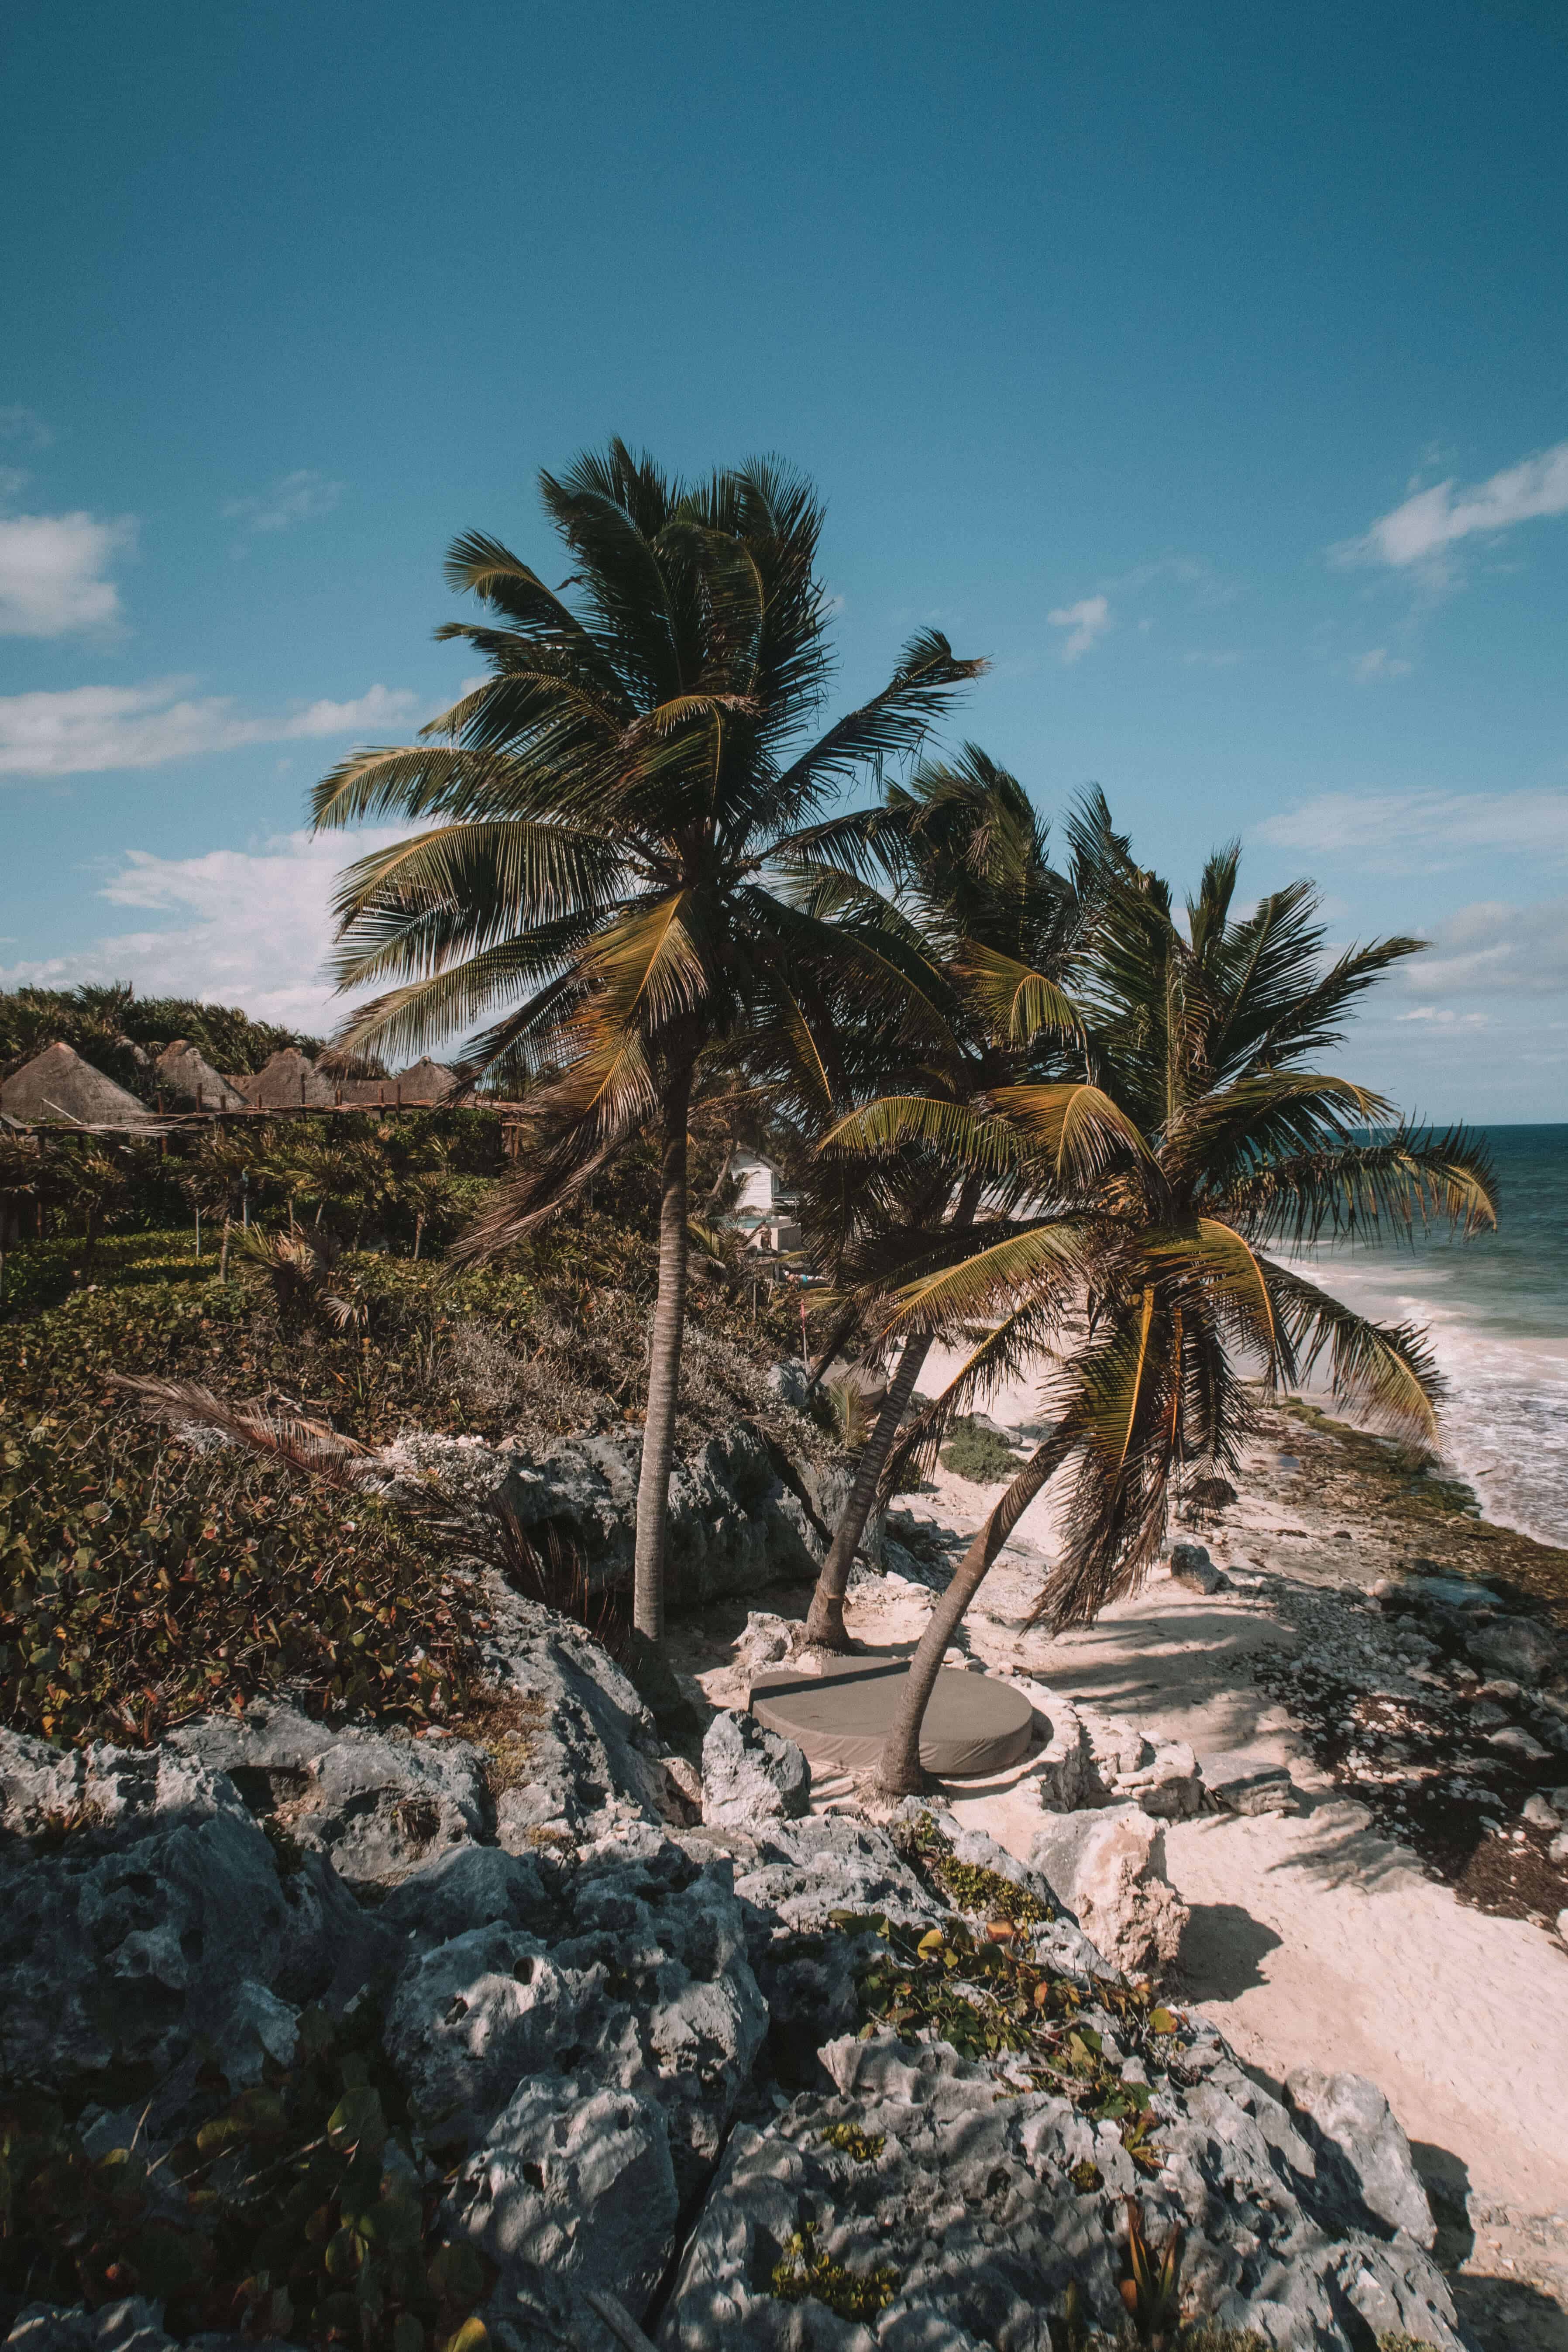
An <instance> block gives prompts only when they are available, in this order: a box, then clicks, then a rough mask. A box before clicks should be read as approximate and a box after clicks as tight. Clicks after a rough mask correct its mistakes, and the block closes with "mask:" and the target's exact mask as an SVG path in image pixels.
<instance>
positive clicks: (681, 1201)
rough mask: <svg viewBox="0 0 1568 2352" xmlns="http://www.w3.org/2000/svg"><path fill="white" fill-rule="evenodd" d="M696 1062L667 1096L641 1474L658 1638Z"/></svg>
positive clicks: (638, 1603) (641, 1610) (640, 1523)
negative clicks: (689, 1118)
mask: <svg viewBox="0 0 1568 2352" xmlns="http://www.w3.org/2000/svg"><path fill="white" fill-rule="evenodd" d="M690 1101H691V1070H690V1067H689V1066H688V1067H687V1068H686V1069H684V1070H681V1071H679V1072H678V1073H677V1074H676V1076H674V1077H673V1078H672V1079H671V1081H670V1086H669V1091H668V1094H667V1095H666V1097H665V1101H664V1159H663V1164H662V1168H661V1171H660V1174H661V1182H662V1197H661V1199H660V1202H659V1213H658V1301H657V1303H656V1305H655V1307H654V1310H653V1347H652V1350H651V1353H650V1356H649V1360H648V1374H647V1418H646V1420H645V1423H644V1426H643V1441H642V1469H641V1472H640V1474H639V1475H638V1478H637V1555H636V1560H635V1564H634V1567H633V1571H632V1578H633V1590H632V1622H633V1623H634V1625H635V1626H636V1629H637V1633H640V1634H642V1635H643V1636H644V1637H645V1638H646V1639H647V1640H648V1641H650V1642H657V1641H658V1639H659V1638H660V1636H661V1635H662V1633H663V1632H664V1530H665V1522H666V1520H667V1518H668V1513H669V1465H670V1461H671V1458H672V1456H673V1454H674V1450H675V1408H676V1404H677V1402H678V1400H679V1391H680V1342H681V1338H682V1335H683V1333H684V1330H685V1326H686V1260H687V1249H688V1238H687V1226H686V1119H687V1112H688V1109H689V1106H690Z"/></svg>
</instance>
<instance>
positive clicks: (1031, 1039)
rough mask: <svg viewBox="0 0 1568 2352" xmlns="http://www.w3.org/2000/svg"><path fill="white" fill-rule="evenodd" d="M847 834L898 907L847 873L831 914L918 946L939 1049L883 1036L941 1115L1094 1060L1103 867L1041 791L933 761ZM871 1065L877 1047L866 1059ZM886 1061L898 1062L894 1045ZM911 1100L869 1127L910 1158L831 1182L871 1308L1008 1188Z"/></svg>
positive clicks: (826, 1583)
mask: <svg viewBox="0 0 1568 2352" xmlns="http://www.w3.org/2000/svg"><path fill="white" fill-rule="evenodd" d="M847 830H848V829H847V828H845V829H843V830H842V831H841V832H840V834H839V835H838V837H837V840H836V843H835V849H836V853H837V857H838V858H839V860H840V861H845V862H847V861H848V860H849V859H850V858H851V857H852V856H857V854H858V865H859V867H860V869H861V871H862V872H864V871H866V869H868V868H870V869H876V868H879V869H880V871H881V872H882V873H883V874H885V876H886V877H887V880H888V882H889V884H890V886H891V889H892V898H891V900H890V902H889V900H888V899H886V898H881V897H879V896H874V895H872V894H871V893H870V892H869V890H868V887H867V885H865V884H864V883H862V882H860V881H859V880H858V879H857V880H856V881H853V882H852V881H849V880H847V879H846V878H845V877H843V876H842V874H839V873H834V874H830V875H827V876H825V877H823V878H822V881H821V884H820V887H819V891H818V895H817V898H816V905H817V908H818V909H819V910H820V911H827V909H828V908H829V906H831V907H832V908H834V909H835V910H836V911H837V912H838V913H839V914H840V917H841V919H844V920H846V921H847V922H848V923H850V924H851V925H852V926H863V927H865V928H867V929H868V930H869V931H870V932H871V934H872V935H873V936H875V937H877V938H878V939H879V940H883V941H886V942H888V943H889V948H891V947H892V946H893V945H895V944H896V945H897V946H899V947H900V948H901V949H902V950H903V951H904V952H905V953H906V955H907V956H908V957H909V958H910V960H911V962H912V963H913V964H914V966H915V969H916V971H917V972H918V974H919V979H920V984H921V993H922V995H923V996H924V997H925V998H926V999H927V1000H928V1001H929V1003H930V1005H931V1012H932V1014H933V1015H934V1016H936V1018H934V1019H933V1020H932V1022H931V1024H930V1034H929V1043H928V1044H927V1045H926V1046H925V1048H924V1050H923V1052H922V1053H921V1056H920V1060H919V1063H918V1065H916V1066H910V1056H909V1055H908V1054H907V1053H902V1054H898V1053H897V1041H896V1040H893V1039H890V1038H886V1037H884V1038H882V1039H881V1040H880V1041H876V1040H873V1041H872V1045H871V1053H872V1055H875V1053H876V1047H877V1043H878V1042H880V1044H881V1045H883V1046H884V1047H886V1046H889V1045H891V1046H892V1047H893V1048H894V1051H895V1054H897V1058H898V1059H899V1061H900V1063H901V1065H902V1067H901V1070H900V1076H901V1078H902V1081H903V1084H904V1085H905V1086H906V1087H907V1086H908V1085H909V1083H910V1080H911V1079H913V1080H914V1081H915V1083H916V1084H917V1085H918V1086H919V1087H920V1090H921V1091H920V1095H919V1097H918V1098H919V1099H920V1100H921V1101H923V1102H925V1103H926V1104H928V1105H929V1104H934V1103H940V1102H946V1103H950V1104H952V1105H955V1106H960V1107H964V1106H968V1107H973V1106H984V1105H986V1104H988V1103H989V1101H990V1098H991V1097H992V1096H993V1094H994V1091H995V1090H996V1088H997V1087H1003V1086H1008V1085H1014V1086H1016V1085H1020V1084H1023V1083H1026V1082H1027V1081H1029V1080H1036V1081H1037V1080H1040V1079H1043V1078H1045V1077H1047V1076H1054V1075H1059V1074H1060V1073H1062V1072H1063V1071H1064V1070H1066V1069H1067V1068H1068V1067H1070V1066H1073V1065H1074V1063H1075V1062H1076V1063H1078V1064H1081V1062H1082V1056H1083V1044H1082V1029H1081V1024H1080V1023H1079V1017H1078V1014H1077V1012H1076V1010H1075V1008H1074V1006H1073V1004H1072V1002H1071V999H1070V997H1069V996H1068V994H1067V993H1066V991H1065V988H1064V982H1066V981H1067V980H1068V978H1069V976H1070V973H1071V971H1072V970H1073V969H1074V967H1075V965H1076V964H1077V962H1078V961H1080V960H1081V958H1082V956H1083V954H1084V952H1085V950H1086V948H1087V945H1088V942H1089V939H1090V938H1091V936H1092V931H1093V921H1094V897H1095V890H1096V887H1097V882H1096V877H1097V876H1098V874H1099V871H1100V861H1099V860H1098V859H1097V858H1093V857H1089V856H1085V855H1084V854H1083V852H1082V850H1081V849H1080V853H1079V856H1077V857H1076V858H1075V859H1074V861H1073V863H1072V867H1071V870H1070V871H1069V872H1068V873H1067V874H1063V873H1060V872H1058V870H1057V869H1056V867H1055V866H1053V865H1052V864H1051V861H1050V856H1049V849H1048V843H1047V826H1046V825H1045V824H1044V823H1043V822H1042V820H1041V819H1040V817H1039V816H1038V814H1037V812H1036V810H1035V808H1034V805H1033V803H1031V801H1030V800H1029V797H1028V794H1027V793H1026V792H1025V791H1024V788H1023V786H1022V785H1021V784H1020V783H1019V782H1018V781H1017V779H1016V777H1015V776H1012V775H1010V774H1009V773H1008V772H1007V771H1006V770H1005V768H1002V767H999V766H998V765H997V764H996V762H995V761H993V760H991V759H990V758H989V757H988V756H987V755H986V753H985V752H984V751H981V750H979V749H978V748H977V747H976V746H975V745H973V744H968V745H966V746H965V747H964V749H963V752H962V753H961V754H960V755H959V757H958V758H957V759H955V760H953V761H940V760H939V761H927V762H922V763H921V766H920V767H919V768H918V769H917V770H916V772H915V773H914V774H913V775H912V776H911V777H910V781H909V782H908V784H899V783H895V784H891V785H889V788H888V790H887V792H886V794H885V797H884V803H883V805H882V807H881V808H880V809H878V810H875V811H869V812H868V813H867V814H866V815H865V817H864V818H863V819H862V820H861V821H860V824H859V827H858V836H857V838H856V839H855V840H854V841H853V842H851V841H850V840H849V839H848V838H847ZM1086 842H1087V836H1086ZM867 1059H868V1055H867V1054H866V1053H865V1052H863V1053H862V1055H861V1060H862V1064H864V1063H865V1062H866V1060H867ZM882 1059H883V1063H884V1068H885V1064H886V1059H887V1055H886V1053H885V1052H884V1054H883V1055H882ZM907 1099H908V1097H905V1096H900V1097H891V1098H887V1097H884V1098H883V1100H882V1101H881V1102H880V1103H879V1106H878V1108H876V1109H875V1110H872V1111H869V1112H868V1113H867V1114H865V1115H864V1116H863V1117H862V1118H861V1119H860V1121H859V1122H858V1126H857V1130H856V1131H857V1133H858V1136H859V1138H860V1139H861V1140H862V1142H868V1141H870V1140H872V1139H877V1138H878V1137H879V1136H882V1135H884V1134H885V1135H886V1137H887V1139H888V1140H889V1141H890V1142H896V1144H897V1150H896V1151H895V1152H894V1153H893V1154H892V1155H891V1156H890V1157H883V1158H881V1159H880V1160H879V1163H878V1165H877V1167H876V1170H875V1172H874V1174H873V1175H872V1176H871V1178H870V1181H857V1182H855V1183H853V1184H851V1185H849V1186H847V1187H839V1188H834V1187H833V1186H832V1185H831V1182H830V1184H829V1188H828V1190H827V1195H826V1203H825V1206H826V1211H827V1219H826V1222H828V1223H834V1222H837V1225H838V1228H839V1230H838V1232H837V1234H835V1236H834V1240H835V1243H836V1245H837V1254H838V1256H839V1261H840V1279H841V1280H842V1279H843V1278H844V1276H845V1275H846V1274H847V1275H848V1276H850V1278H851V1279H854V1277H855V1276H857V1275H858V1278H859V1286H860V1288H861V1289H862V1291H863V1293H864V1294H865V1295H866V1297H867V1298H868V1300H874V1299H875V1298H876V1297H878V1295H879V1294H880V1295H882V1296H885V1295H886V1292H887V1290H888V1287H889V1283H890V1282H892V1281H895V1280H896V1279H897V1278H898V1276H899V1274H900V1272H901V1271H902V1270H903V1269H904V1268H905V1267H907V1264H908V1259H909V1253H910V1247H911V1245H912V1246H913V1247H915V1248H916V1249H917V1250H918V1249H919V1247H920V1244H921V1238H922V1232H921V1229H922V1227H929V1225H930V1223H931V1221H932V1219H933V1217H940V1216H942V1215H944V1214H945V1216H946V1219H947V1221H948V1223H949V1224H950V1225H951V1227H952V1229H953V1230H954V1231H962V1230H963V1229H964V1228H966V1227H967V1226H968V1225H969V1224H970V1223H972V1221H973V1216H974V1213H975V1211H976V1209H977V1207H978V1206H979V1204H980V1201H981V1198H982V1194H983V1192H985V1191H987V1190H989V1191H990V1192H991V1193H992V1195H993V1196H994V1194H995V1191H996V1185H995V1179H994V1176H992V1177H990V1178H987V1176H986V1174H985V1173H984V1171H979V1170H976V1169H970V1170H967V1171H962V1172H959V1173H958V1174H957V1175H956V1176H955V1175H954V1173H953V1172H952V1170H951V1168H950V1166H949V1163H948V1161H947V1160H946V1158H945V1157H944V1154H943V1151H942V1140H941V1136H940V1131H932V1132H930V1133H921V1134H920V1135H918V1136H917V1135H914V1134H912V1133H911V1132H910V1130H909V1129H908V1128H907V1127H906V1126H905V1124H904V1123H903V1120H902V1117H901V1113H900V1108H899V1106H900V1103H902V1102H903V1101H906V1100H907ZM843 1164H844V1162H843V1158H842V1155H841V1154H840V1155H837V1158H836V1159H834V1158H830V1159H829V1160H828V1162H827V1163H826V1165H827V1171H828V1172H829V1176H830V1178H831V1176H832V1174H834V1173H837V1172H839V1171H842V1168H843ZM992 1204H993V1206H994V1204H995V1203H994V1198H993V1203H992ZM933 1337H934V1334H933V1332H931V1331H930V1330H911V1331H910V1334H909V1336H908V1337H907V1338H906V1339H904V1341H903V1345H902V1347H901V1349H900V1353H899V1358H898V1361H897V1364H896V1366H895V1368H894V1370H893V1372H892V1376H891V1378H890V1379H889V1382H888V1386H887V1391H886V1393H885V1396H884V1399H883V1402H882V1404H881V1407H880V1409H879V1413H878V1416H877V1420H876V1422H875V1423H874V1425H873V1427H872V1429H871V1431H870V1433H869V1435H868V1440H867V1443H866V1444H865V1445H864V1446H863V1447H862V1449H861V1451H860V1454H859V1457H858V1461H857V1464H856V1469H855V1476H854V1479H853V1481H852V1484H851V1486H850V1491H849V1495H848V1497H847V1501H846V1504H845V1507H844V1510H843V1512H842V1515H841V1516H840V1518H839V1521H838V1525H837V1528H836V1529H835V1531H834V1536H833V1540H832V1543H831V1545H830V1546H829V1549H828V1552H827V1556H826V1559H825V1560H824V1562H823V1566H822V1570H821V1573H820V1575H819V1576H818V1579H817V1584H816V1592H815V1593H814V1595H813V1597H812V1603H811V1609H810V1612H809V1614H808V1617H807V1621H806V1640H807V1641H808V1642H809V1643H813V1644H815V1645H817V1646H820V1647H822V1648H825V1649H834V1650H845V1649H847V1647H848V1635H847V1631H846V1627H845V1622H844V1596H845V1593H846V1591H847V1587H848V1580H849V1570H850V1567H851V1565H852V1563H853V1561H854V1558H855V1552H856V1549H857V1547H858V1544H859V1541H860V1538H861V1536H862V1534H863V1533H864V1531H865V1526H866V1521H867V1519H868V1517H869V1516H870V1512H871V1508H872V1506H873V1503H874V1501H875V1499H876V1495H877V1489H878V1486H879V1480H880V1476H881V1472H882V1467H883V1465H884V1463H885V1461H886V1459H887V1455H888V1452H889V1447H890V1446H891V1445H892V1444H893V1442H894V1440H895V1438H896V1436H897V1434H898V1431H899V1428H900V1423H901V1422H902V1420H903V1417H904V1414H905V1412H907V1410H908V1407H909V1402H910V1398H911V1397H912V1395H913V1394H914V1388H915V1382H916V1381H917V1380H918V1379H919V1377H920V1374H921V1369H922V1368H923V1366H924V1363H925V1360H926V1357H927V1354H928V1353H929V1351H930V1349H931V1343H932V1339H933Z"/></svg>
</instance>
